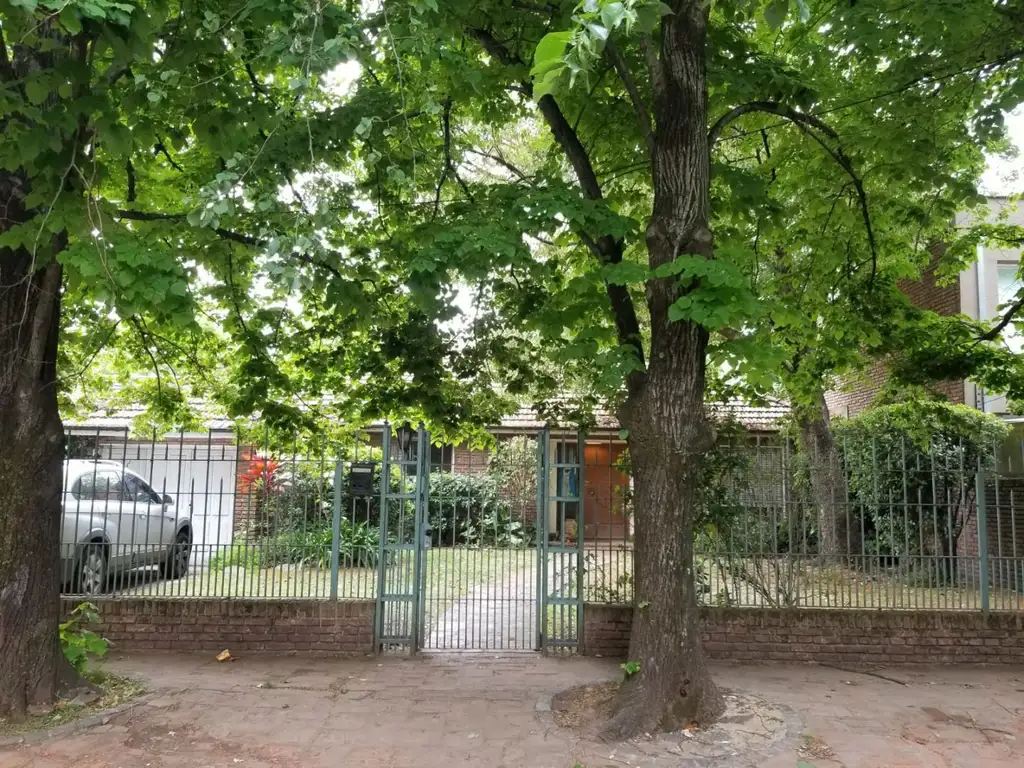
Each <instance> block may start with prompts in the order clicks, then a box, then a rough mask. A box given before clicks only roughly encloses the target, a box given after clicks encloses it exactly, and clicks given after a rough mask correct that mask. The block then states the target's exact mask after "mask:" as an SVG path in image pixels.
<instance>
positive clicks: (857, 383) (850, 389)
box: [825, 247, 964, 416]
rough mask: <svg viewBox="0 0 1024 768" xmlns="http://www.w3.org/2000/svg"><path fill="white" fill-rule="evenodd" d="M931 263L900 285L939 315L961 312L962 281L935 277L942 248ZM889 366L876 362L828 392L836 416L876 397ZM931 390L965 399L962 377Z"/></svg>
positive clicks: (956, 400) (917, 302)
mask: <svg viewBox="0 0 1024 768" xmlns="http://www.w3.org/2000/svg"><path fill="white" fill-rule="evenodd" d="M932 255H933V256H932V263H931V265H930V266H929V267H928V269H926V270H925V271H924V272H923V273H922V274H921V279H920V280H901V281H900V282H899V283H898V285H899V289H900V291H902V292H903V294H904V295H905V296H907V298H909V299H910V301H911V303H912V304H913V305H914V306H916V307H920V308H921V309H930V310H933V311H935V312H938V313H939V314H940V315H956V314H959V312H960V283H959V281H956V280H954V281H953V283H952V284H951V285H939V283H938V281H937V279H936V277H935V268H936V266H937V264H938V259H939V258H940V257H941V255H942V249H941V248H938V247H937V248H933V250H932ZM885 378H886V367H885V365H884V363H881V362H877V361H876V362H875V363H872V364H871V366H870V367H869V368H868V369H867V370H866V371H864V372H862V373H860V374H856V375H853V376H850V377H849V378H848V379H846V380H845V381H843V382H842V386H840V388H839V389H838V390H836V391H834V392H829V393H828V394H827V395H826V396H825V401H826V403H827V404H828V409H829V412H830V413H831V414H832V415H833V416H855V415H857V414H858V413H860V412H861V411H863V410H864V409H866V408H867V407H868V406H870V405H871V403H872V402H873V401H874V399H875V397H876V396H877V395H878V392H879V390H880V389H881V388H882V385H883V384H884V383H885ZM929 390H931V391H932V392H934V393H935V394H937V395H941V396H942V397H944V398H946V399H947V400H949V401H950V402H951V403H960V404H962V403H963V402H964V383H963V381H941V382H936V383H934V384H932V385H931V386H929Z"/></svg>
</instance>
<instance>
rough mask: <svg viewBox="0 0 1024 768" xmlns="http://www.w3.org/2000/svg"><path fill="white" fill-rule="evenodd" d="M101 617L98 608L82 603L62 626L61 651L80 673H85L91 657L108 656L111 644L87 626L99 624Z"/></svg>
mask: <svg viewBox="0 0 1024 768" xmlns="http://www.w3.org/2000/svg"><path fill="white" fill-rule="evenodd" d="M99 620H100V617H99V613H98V611H97V609H96V606H95V605H93V604H92V603H81V604H79V605H78V607H76V608H75V609H74V610H73V611H72V612H71V615H70V616H68V620H67V621H65V622H62V623H61V625H60V649H61V651H63V653H64V658H65V659H67V660H68V662H69V663H70V664H71V666H72V667H74V668H75V669H76V670H77V671H78V672H79V673H82V672H84V671H85V665H86V664H87V663H88V661H89V657H90V656H100V657H102V656H106V654H107V648H108V647H109V643H108V642H107V641H106V639H104V638H102V637H100V636H99V635H97V634H96V633H95V632H93V631H92V630H89V629H86V628H85V625H86V624H97V623H99Z"/></svg>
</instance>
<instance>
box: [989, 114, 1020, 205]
mask: <svg viewBox="0 0 1024 768" xmlns="http://www.w3.org/2000/svg"><path fill="white" fill-rule="evenodd" d="M1006 133H1007V135H1008V136H1009V138H1010V141H1011V142H1012V143H1013V145H1014V146H1015V147H1016V148H1017V156H1016V157H1006V156H1002V155H988V156H987V157H986V161H987V162H986V168H985V173H984V175H983V176H982V177H981V191H982V192H983V193H984V194H986V195H995V196H1007V197H1009V196H1011V195H1019V194H1024V107H1018V108H1017V109H1016V110H1014V111H1013V112H1011V113H1010V114H1008V115H1007V116H1006Z"/></svg>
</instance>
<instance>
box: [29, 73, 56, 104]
mask: <svg viewBox="0 0 1024 768" xmlns="http://www.w3.org/2000/svg"><path fill="white" fill-rule="evenodd" d="M25 95H26V96H27V97H28V100H29V103H30V104H42V103H43V102H44V101H46V100H47V98H49V96H50V86H49V84H48V82H47V80H46V79H44V78H43V77H33V78H31V79H29V80H26V81H25Z"/></svg>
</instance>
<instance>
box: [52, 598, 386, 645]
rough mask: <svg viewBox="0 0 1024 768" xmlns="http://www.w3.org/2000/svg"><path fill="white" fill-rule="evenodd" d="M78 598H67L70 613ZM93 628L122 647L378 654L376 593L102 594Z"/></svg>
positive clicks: (65, 600) (66, 607)
mask: <svg viewBox="0 0 1024 768" xmlns="http://www.w3.org/2000/svg"><path fill="white" fill-rule="evenodd" d="M79 602H80V601H79V600H75V599H64V600H63V601H62V609H63V611H64V612H65V614H66V613H67V612H68V611H70V610H71V609H73V608H74V607H75V606H76V605H77V604H78V603H79ZM91 602H92V603H93V604H94V605H95V606H96V607H97V609H98V610H99V614H100V619H101V620H100V624H99V625H98V626H96V627H92V629H93V630H94V631H96V632H98V633H99V634H100V635H102V636H103V637H105V638H106V639H107V640H109V641H110V642H111V644H112V645H113V647H114V648H116V649H117V650H119V651H153V650H160V651H186V652H187V651H222V650H224V649H225V648H227V649H230V650H231V651H232V652H233V653H234V652H236V651H241V652H247V653H252V652H261V651H262V652H276V653H282V652H288V651H294V652H297V653H303V654H309V655H325V656H357V655H364V654H369V653H374V647H373V624H374V615H375V603H374V601H372V600H342V601H339V602H328V601H318V600H236V599H232V600H207V599H199V600H173V599H156V600H154V599H138V598H99V599H96V600H93V601H91Z"/></svg>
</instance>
